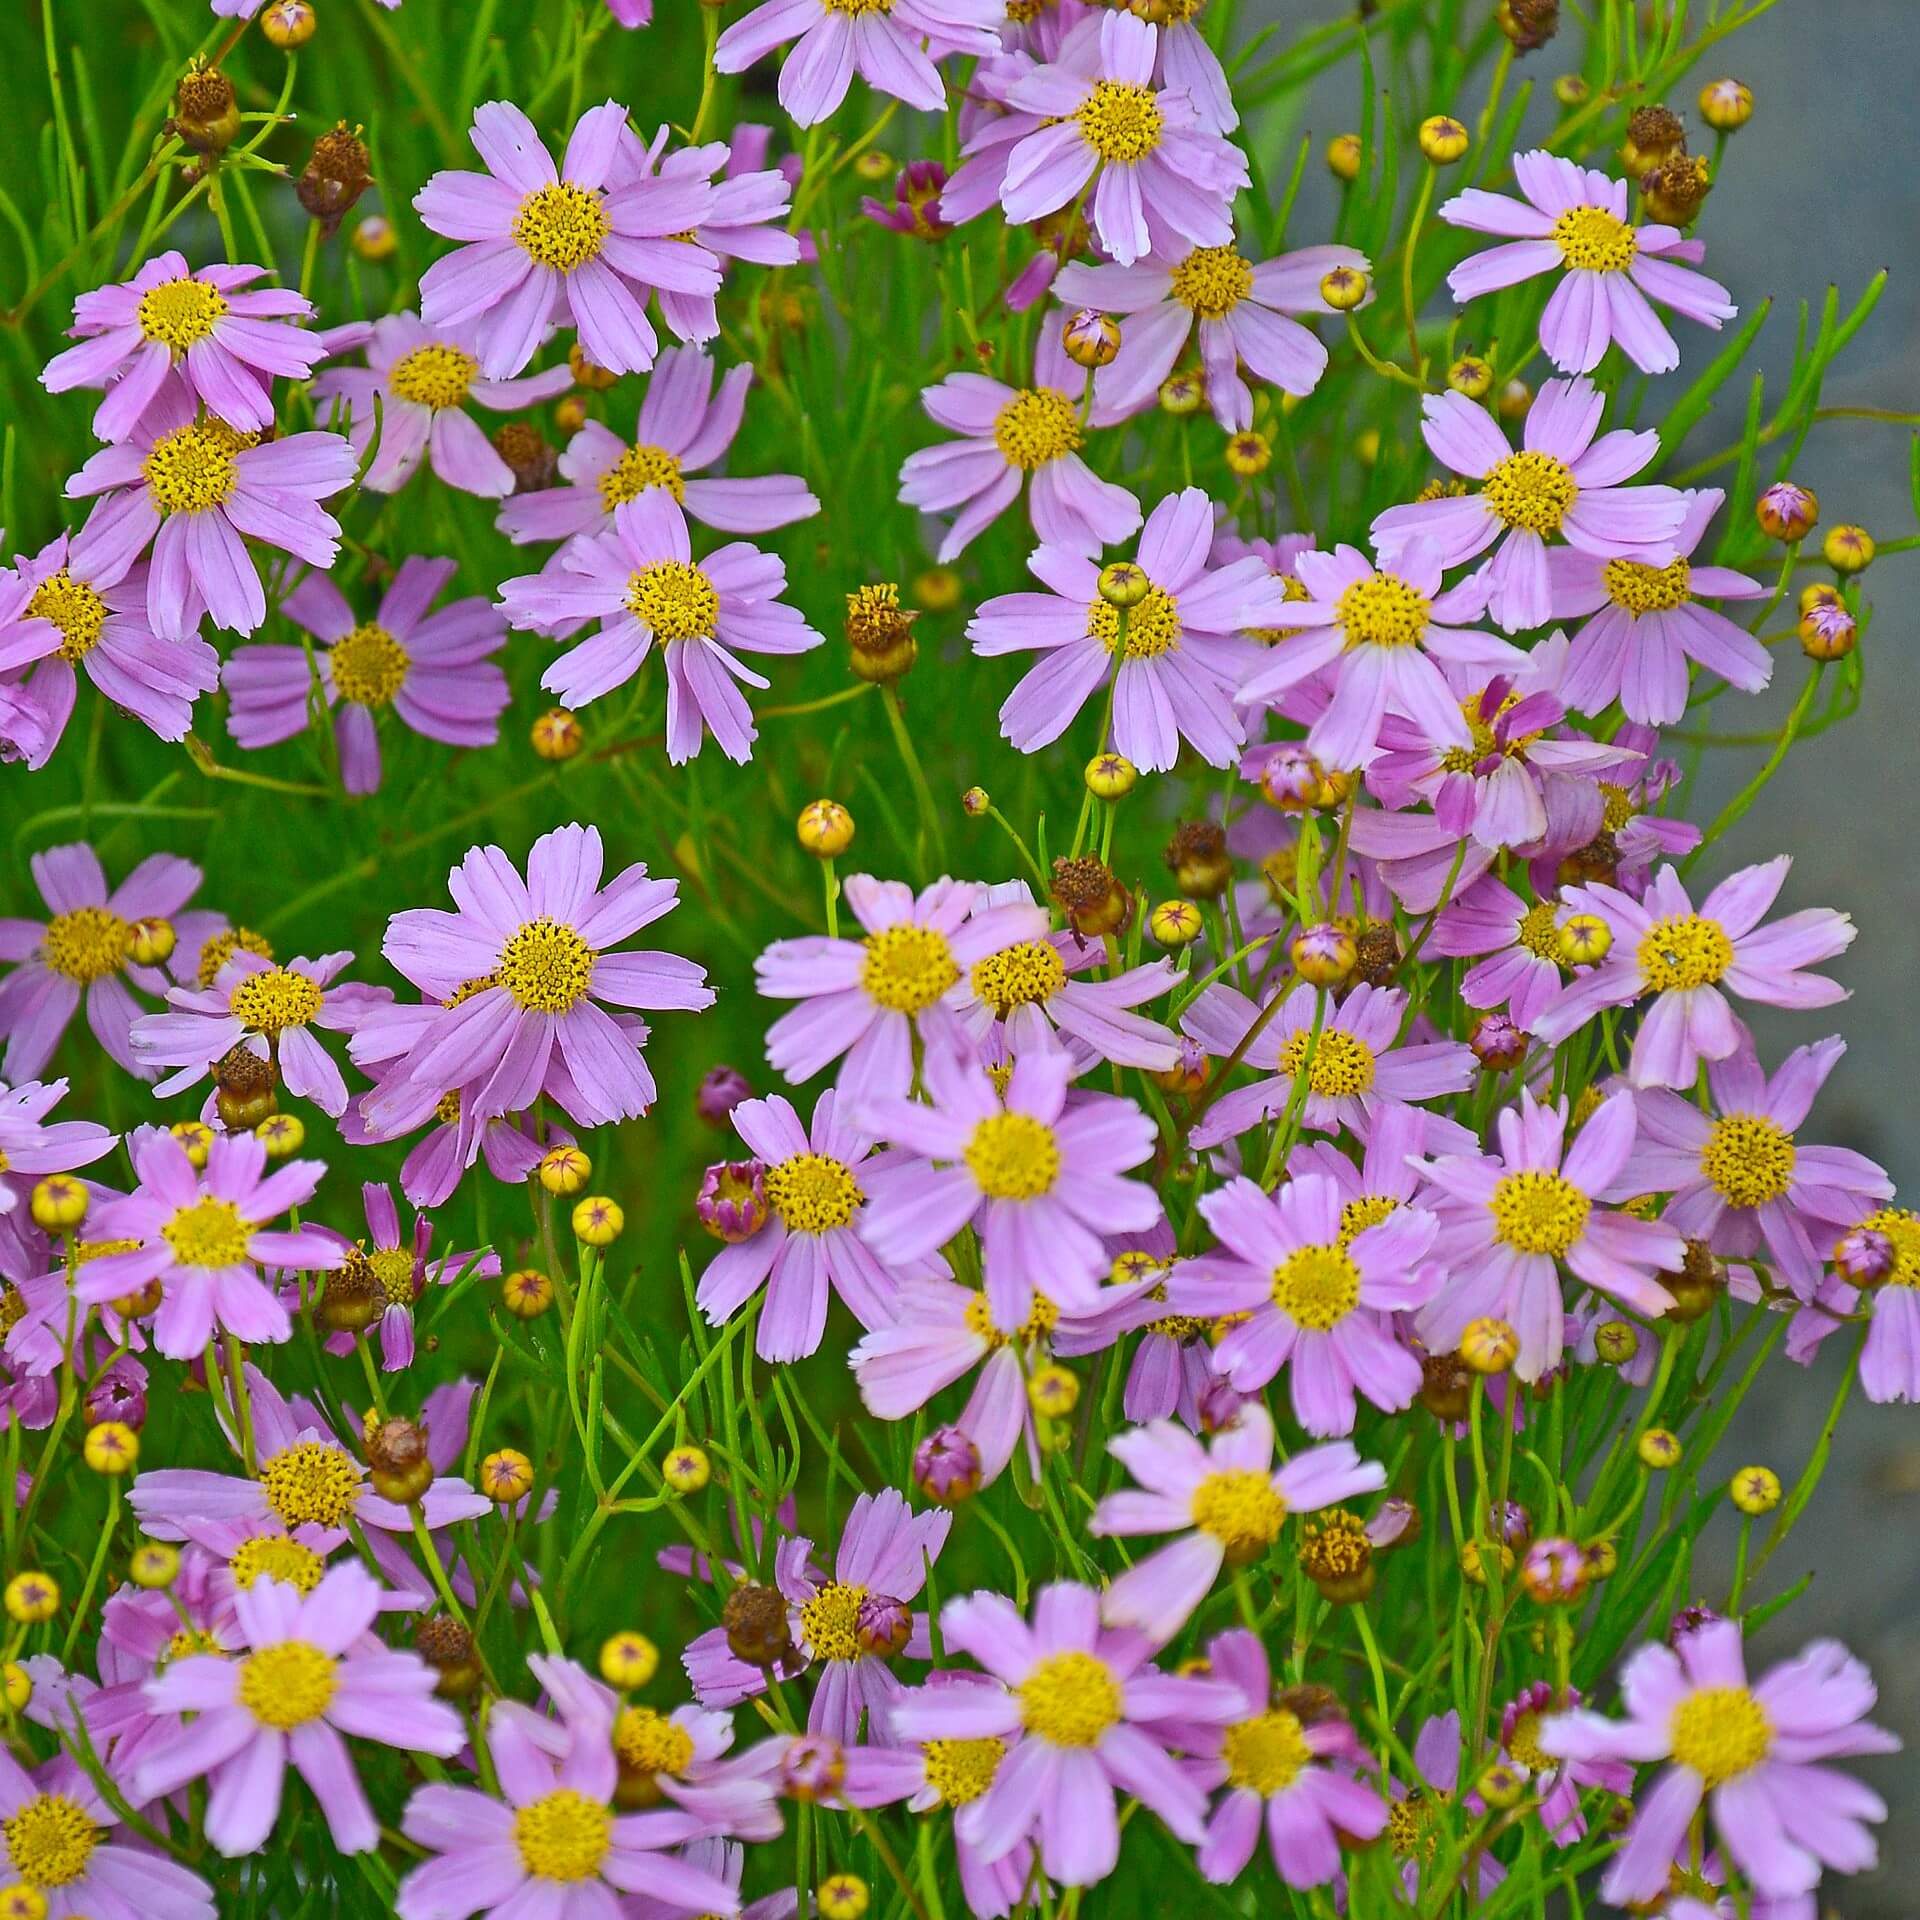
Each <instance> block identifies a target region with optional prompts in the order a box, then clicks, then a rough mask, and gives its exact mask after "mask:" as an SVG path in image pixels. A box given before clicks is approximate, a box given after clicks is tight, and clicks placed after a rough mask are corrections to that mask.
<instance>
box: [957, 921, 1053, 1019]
mask: <svg viewBox="0 0 1920 1920" xmlns="http://www.w3.org/2000/svg"><path fill="white" fill-rule="evenodd" d="M1066 984H1067V965H1066V962H1065V961H1064V960H1062V959H1061V958H1060V954H1059V950H1058V949H1057V948H1056V947H1055V946H1054V944H1053V942H1052V941H1051V940H1017V941H1015V942H1014V944H1013V945H1012V946H1010V947H1003V948H1001V950H1000V951H999V952H998V953H990V954H988V955H987V957H986V958H985V959H984V960H977V961H975V962H974V967H973V990H974V992H975V993H977V994H978V995H979V996H980V998H981V999H982V1000H983V1001H985V1003H986V1004H987V1005H988V1006H990V1007H991V1008H992V1009H993V1010H994V1012H995V1013H997V1014H999V1015H1000V1016H1001V1017H1002V1018H1003V1019H1004V1018H1005V1016H1006V1015H1007V1014H1009V1013H1011V1012H1012V1011H1013V1010H1014V1008H1015V1007H1031V1006H1036V1005H1038V1004H1039V1003H1040V1002H1042V1001H1045V1000H1051V999H1052V998H1053V996H1054V995H1055V994H1056V993H1058V992H1059V991H1060V989H1061V988H1062V987H1064V986H1065V985H1066Z"/></svg>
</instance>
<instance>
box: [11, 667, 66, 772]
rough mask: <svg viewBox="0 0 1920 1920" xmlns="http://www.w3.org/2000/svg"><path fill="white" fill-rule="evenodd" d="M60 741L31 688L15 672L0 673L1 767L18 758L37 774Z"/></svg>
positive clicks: (44, 708) (49, 716) (46, 712)
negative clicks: (10, 673) (9, 673)
mask: <svg viewBox="0 0 1920 1920" xmlns="http://www.w3.org/2000/svg"><path fill="white" fill-rule="evenodd" d="M59 744H60V737H59V735H58V733H56V732H55V731H54V728H53V716H52V715H51V714H49V713H48V711H47V709H46V705H45V703H44V702H43V701H42V700H40V699H38V698H36V697H35V694H34V691H33V688H32V687H31V686H30V685H28V683H27V682H26V681H25V680H23V679H21V678H20V677H19V676H17V675H0V766H4V765H6V764H8V763H9V762H11V761H15V760H18V761H20V762H21V763H22V764H23V765H24V766H25V767H26V769H27V771H28V772H29V773H38V772H39V770H40V769H41V768H42V767H44V766H45V765H46V764H47V762H48V760H50V759H51V758H52V757H53V750H54V748H55V747H57V746H58V745H59Z"/></svg>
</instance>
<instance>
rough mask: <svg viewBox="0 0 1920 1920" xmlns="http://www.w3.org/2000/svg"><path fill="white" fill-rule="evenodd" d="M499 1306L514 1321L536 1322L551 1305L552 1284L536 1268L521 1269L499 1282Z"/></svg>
mask: <svg viewBox="0 0 1920 1920" xmlns="http://www.w3.org/2000/svg"><path fill="white" fill-rule="evenodd" d="M500 1304H501V1305H502V1306H503V1307H505V1308H506V1310H507V1311H508V1312H509V1313H510V1314H512V1315H513V1317H514V1318H515V1319H516V1320H537V1319H539V1317H540V1316H541V1315H542V1314H543V1313H545V1312H546V1311H547V1309H548V1308H549V1307H551V1306H552V1305H553V1282H552V1281H551V1280H550V1279H549V1278H548V1277H547V1276H546V1275H545V1274H544V1273H542V1272H541V1271H540V1270H539V1269H538V1268H537V1267H521V1268H519V1269H518V1270H517V1271H516V1272H513V1273H510V1274H508V1275H507V1277H506V1278H505V1279H504V1280H502V1281H501V1282H500Z"/></svg>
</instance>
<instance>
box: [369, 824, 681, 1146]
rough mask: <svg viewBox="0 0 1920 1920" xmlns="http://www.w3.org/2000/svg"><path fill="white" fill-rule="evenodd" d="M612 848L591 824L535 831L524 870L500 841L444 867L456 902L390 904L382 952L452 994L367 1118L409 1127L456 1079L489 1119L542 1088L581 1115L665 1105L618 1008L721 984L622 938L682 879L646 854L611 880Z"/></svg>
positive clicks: (442, 994) (666, 1000)
mask: <svg viewBox="0 0 1920 1920" xmlns="http://www.w3.org/2000/svg"><path fill="white" fill-rule="evenodd" d="M604 861H605V852H604V849H603V848H602V846H601V842H600V830H599V828H597V827H582V826H579V825H578V824H574V825H570V826H565V827H556V828H555V829H554V830H553V831H552V832H551V833H545V834H542V835H541V836H540V838H539V839H538V840H536V841H535V842H534V843H533V849H532V851H531V852H530V853H529V854H528V856H527V877H526V879H525V880H522V879H521V877H520V874H519V872H518V870H517V869H516V868H515V867H514V864H513V862H512V861H511V860H509V859H508V858H507V856H506V854H505V853H503V852H502V851H501V849H500V848H498V847H493V846H487V847H473V848H470V849H469V850H468V852H467V855H466V857H465V858H464V859H463V860H462V861H461V862H460V864H459V865H458V866H457V867H455V868H454V869H453V870H452V872H451V873H449V874H448V876H447V886H448V890H449V891H450V892H451V893H452V895H453V899H454V904H455V907H456V908H457V909H458V911H456V912H454V913H446V912H443V911H442V910H441V909H439V908H437V907H415V908H411V909H409V910H408V911H406V912H404V913H397V914H395V915H394V916H393V918H392V919H391V920H390V921H389V922H388V923H387V937H386V942H385V945H384V947H383V949H382V951H383V952H384V953H385V954H386V957H387V959H388V960H389V961H391V962H392V964H393V965H394V966H395V967H397V968H398V969H399V970H400V972H402V973H403V974H405V975H406V977H407V978H408V979H409V980H411V981H412V982H413V984H414V985H415V986H416V987H418V988H419V989H420V990H421V992H422V993H425V994H428V995H431V996H432V997H433V998H434V999H435V1000H438V1001H441V1002H442V1003H443V1005H442V1006H441V1008H440V1009H439V1010H438V1011H437V1012H435V1013H433V1014H432V1016H431V1018H430V1019H429V1021H428V1022H427V1025H426V1028H425V1031H424V1032H423V1033H422V1035H421V1037H420V1038H419V1039H418V1041H417V1042H416V1043H415V1045H414V1046H413V1047H412V1049H411V1050H410V1052H409V1053H408V1054H407V1056H406V1066H405V1074H406V1078H405V1079H404V1080H403V1081H400V1082H399V1083H398V1084H396V1085H394V1086H393V1088H392V1091H391V1096H390V1097H386V1098H381V1099H379V1100H375V1101H369V1102H368V1103H366V1106H367V1113H366V1117H367V1118H368V1120H369V1121H370V1122H372V1123H373V1124H375V1125H377V1126H382V1127H390V1128H391V1129H392V1130H393V1131H395V1132H405V1131H406V1130H407V1129H408V1128H409V1127H411V1126H414V1125H418V1124H419V1122H420V1121H421V1120H423V1119H425V1118H426V1116H427V1114H429V1113H430V1112H431V1111H432V1110H433V1109H434V1107H435V1106H436V1105H437V1104H438V1102H439V1101H440V1099H441V1097H442V1096H443V1095H444V1094H445V1092H446V1091H447V1089H448V1088H450V1087H452V1088H459V1089H461V1101H462V1108H463V1111H470V1112H471V1113H472V1115H473V1116H474V1118H475V1119H476V1120H478V1119H483V1118H488V1117H490V1116H492V1115H495V1114H502V1113H517V1112H519V1111H520V1110H521V1109H523V1108H526V1107H530V1106H532V1105H533V1103H534V1101H535V1100H536V1099H537V1098H538V1097H539V1095H540V1092H541V1090H542V1089H543V1088H545V1089H547V1090H548V1091H550V1092H553V1093H554V1095H555V1097H556V1098H558V1099H560V1101H561V1104H562V1105H563V1106H564V1107H565V1108H566V1110H567V1111H568V1113H570V1114H571V1115H572V1116H573V1118H574V1119H575V1120H576V1121H578V1122H579V1124H580V1125H581V1126H583V1127H587V1126H604V1125H606V1124H607V1123H608V1122H610V1121H613V1120H619V1119H626V1118H631V1117H633V1116H635V1115H638V1114H641V1113H644V1112H645V1111H646V1110H647V1109H648V1108H649V1107H650V1106H651V1105H652V1104H653V1097H654V1084H653V1075H652V1074H651V1073H649V1072H648V1071H647V1064H646V1060H645V1058H644V1057H643V1056H642V1053H641V1051H640V1048H639V1047H638V1046H637V1045H635V1043H634V1041H633V1040H632V1038H631V1037H630V1036H629V1035H628V1034H627V1033H626V1032H625V1031H623V1030H622V1028H621V1027H620V1025H619V1024H618V1021H617V1018H616V1016H615V1015H614V1014H612V1013H610V1012H609V1011H608V1008H610V1007H612V1008H623V1009H624V1008H628V1007H636V1008H643V1009H647V1010H649V1011H651V1010H656V1009H663V1008H677V1009H679V1010H681V1011H685V1012H698V1011H699V1010H700V1009H702V1008H704V1007H710V1006H711V1005H712V1004H713V989H712V988H711V987H709V986H708V985H707V984H706V969H705V968H703V967H700V966H697V965H696V964H695V963H694V962H693V961H691V960H684V959H682V958H681V957H680V956H679V955H678V954H673V953H658V952H651V951H641V952H630V953H615V952H613V951H612V950H611V949H613V948H614V947H615V946H617V945H618V944H619V943H620V942H621V941H624V940H628V939H631V938H632V936H633V935H634V934H636V933H637V932H639V930H640V929H641V928H642V927H644V926H648V925H650V924H651V923H652V922H653V921H655V920H658V919H659V918H660V917H661V915H662V914H665V913H670V912H671V911H672V910H673V908H674V906H675V905H676V904H677V902H678V898H679V891H680V888H679V882H678V881H675V880H652V879H649V878H648V877H647V870H646V868H645V866H644V865H639V864H635V865H633V866H630V867H626V868H624V869H622V871H621V872H620V873H618V874H617V875H615V877H614V879H613V880H612V882H611V883H610V884H609V885H608V886H606V887H604V888H603V887H602V886H601V885H600V876H601V872H602V869H603V865H604ZM478 982H485V983H486V984H484V985H480V986H478V988H477V990H476V991H470V992H468V993H467V994H466V996H465V997H464V998H462V999H460V1001H459V1004H458V1005H446V1004H444V1003H445V1002H447V1001H449V1000H450V999H452V998H453V997H454V996H455V995H457V994H459V993H460V992H461V990H462V989H463V988H468V989H471V988H474V987H475V984H476V983H478ZM562 1069H564V1071H562ZM376 1109H378V1111H376Z"/></svg>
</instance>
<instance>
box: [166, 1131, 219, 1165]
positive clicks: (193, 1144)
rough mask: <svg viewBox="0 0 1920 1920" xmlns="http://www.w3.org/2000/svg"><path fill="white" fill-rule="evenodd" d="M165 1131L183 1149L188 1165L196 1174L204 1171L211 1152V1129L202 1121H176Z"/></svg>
mask: <svg viewBox="0 0 1920 1920" xmlns="http://www.w3.org/2000/svg"><path fill="white" fill-rule="evenodd" d="M167 1131H168V1132H169V1133H170V1134H172V1135H173V1137H174V1138H175V1139H176V1140H177V1141H179V1143H180V1145H181V1146H182V1147H183V1148H184V1149H185V1151H186V1156H187V1163H188V1165H190V1166H191V1167H193V1168H194V1169H195V1171H196V1172H198V1171H200V1170H202V1169H204V1168H205V1166H206V1164H207V1155H208V1154H209V1153H211V1152H212V1151H213V1129H212V1128H211V1127H210V1126H208V1125H207V1123H206V1122H205V1121H204V1120H176V1121H175V1122H174V1123H173V1125H172V1126H170V1127H169V1128H168V1129H167Z"/></svg>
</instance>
